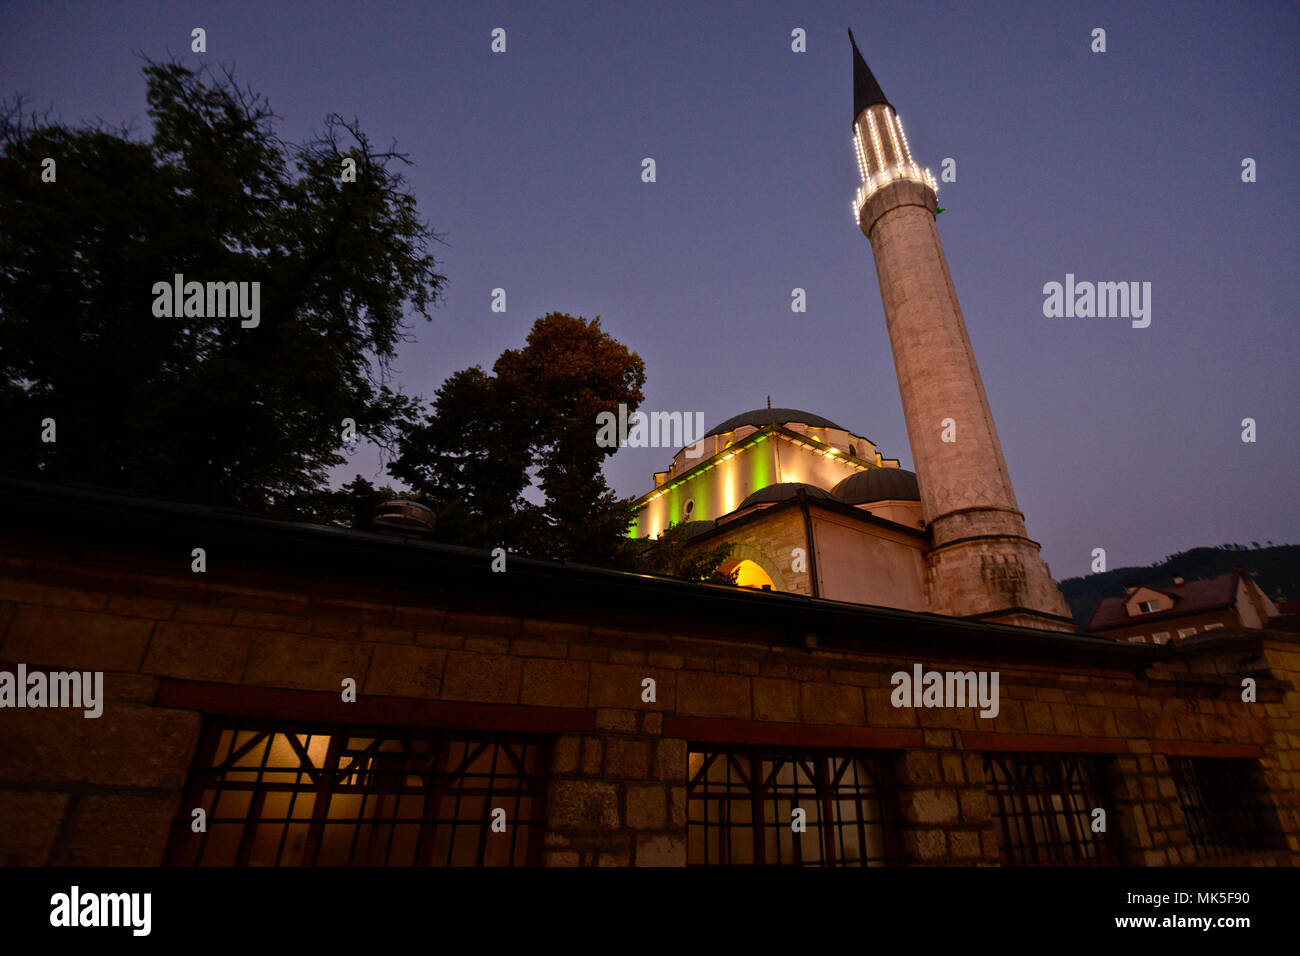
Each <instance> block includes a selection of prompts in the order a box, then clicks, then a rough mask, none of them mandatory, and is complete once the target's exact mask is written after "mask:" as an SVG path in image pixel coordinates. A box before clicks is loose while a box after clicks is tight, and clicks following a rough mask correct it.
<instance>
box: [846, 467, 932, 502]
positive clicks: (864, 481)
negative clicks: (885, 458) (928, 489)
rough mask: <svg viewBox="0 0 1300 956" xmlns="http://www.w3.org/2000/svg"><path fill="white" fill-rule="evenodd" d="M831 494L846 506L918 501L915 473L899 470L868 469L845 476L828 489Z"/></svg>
mask: <svg viewBox="0 0 1300 956" xmlns="http://www.w3.org/2000/svg"><path fill="white" fill-rule="evenodd" d="M831 494H832V495H834V496H835V497H836V498H838V499H839V500H840V501H842V502H844V503H845V504H846V505H865V504H869V503H871V502H873V501H920V500H921V489H920V488H919V487H918V486H917V483H916V474H915V472H911V471H907V470H905V469H903V468H869V469H867V470H866V471H860V472H858V473H857V474H855V475H849V477H847V478H845V479H844V480H843V481H841V482H840V483H839V484H838V485H836V486H835V487H834V488H832V489H831Z"/></svg>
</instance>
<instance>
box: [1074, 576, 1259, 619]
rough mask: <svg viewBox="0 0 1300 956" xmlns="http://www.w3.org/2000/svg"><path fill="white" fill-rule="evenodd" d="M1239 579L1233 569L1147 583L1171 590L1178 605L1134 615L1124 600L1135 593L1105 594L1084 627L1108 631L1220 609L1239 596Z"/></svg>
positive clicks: (1164, 591) (1163, 589) (1170, 593)
mask: <svg viewBox="0 0 1300 956" xmlns="http://www.w3.org/2000/svg"><path fill="white" fill-rule="evenodd" d="M1237 580H1238V575H1237V572H1236V571H1229V572H1227V573H1226V574H1220V575H1219V576H1218V577H1214V578H1205V579H1204V580H1201V581H1188V582H1187V583H1185V584H1174V585H1171V586H1169V587H1162V588H1157V587H1153V586H1152V585H1149V584H1144V585H1142V587H1147V588H1151V590H1153V591H1159V592H1160V593H1162V594H1168V595H1169V596H1170V597H1172V598H1173V599H1174V606H1173V607H1172V608H1170V609H1169V610H1167V611H1158V612H1157V613H1155V614H1137V615H1132V616H1130V615H1129V613H1128V611H1127V609H1125V607H1124V602H1125V601H1127V600H1128V599H1129V597H1130V596H1131V594H1125V595H1123V596H1121V597H1111V598H1105V599H1104V600H1103V601H1102V602H1101V603H1100V604H1098V605H1097V606H1096V608H1094V609H1093V612H1092V615H1091V616H1090V617H1089V618H1088V623H1087V625H1085V627H1084V630H1085V631H1104V630H1108V629H1109V628H1112V627H1128V626H1129V625H1133V624H1140V623H1144V622H1146V621H1162V620H1170V619H1172V618H1176V617H1183V616H1185V615H1188V614H1203V613H1205V612H1206V611H1217V610H1219V609H1220V608H1225V607H1230V606H1231V605H1232V604H1233V603H1234V602H1235V601H1236V599H1237Z"/></svg>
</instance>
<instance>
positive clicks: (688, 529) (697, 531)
mask: <svg viewBox="0 0 1300 956" xmlns="http://www.w3.org/2000/svg"><path fill="white" fill-rule="evenodd" d="M717 526H718V525H717V522H716V521H713V520H709V521H683V522H682V523H681V525H679V527H680V528H681V529H682V534H683V535H684V536H685V538H686V540H687V541H690V540H691V539H692V538H698V537H699V536H700V535H702V534H706V533H708V532H710V531H712V530H713V529H714V528H716V527H717Z"/></svg>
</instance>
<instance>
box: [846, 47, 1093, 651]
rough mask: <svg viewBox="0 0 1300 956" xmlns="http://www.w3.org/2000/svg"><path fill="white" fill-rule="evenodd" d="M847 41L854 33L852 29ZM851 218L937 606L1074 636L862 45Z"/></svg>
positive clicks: (911, 164) (918, 171)
mask: <svg viewBox="0 0 1300 956" xmlns="http://www.w3.org/2000/svg"><path fill="white" fill-rule="evenodd" d="M849 39H850V41H853V34H852V33H851V32H850V33H849ZM853 148H854V150H855V151H856V153H857V158H858V173H859V175H860V176H861V177H862V185H861V186H860V187H859V188H858V192H857V196H856V197H855V198H854V201H853V215H854V218H855V219H857V222H858V225H859V226H860V227H861V229H862V232H863V233H864V234H865V235H866V237H867V239H868V240H869V241H870V242H871V251H872V253H873V255H874V256H875V260H876V274H877V277H878V278H879V281H880V299H881V303H882V304H883V305H884V307H885V324H886V325H887V326H888V327H889V341H890V345H891V346H892V348H893V352H894V367H895V368H896V369H897V370H898V388H899V393H900V395H901V397H902V399H903V416H904V418H905V419H906V421H907V437H908V441H909V443H910V444H911V446H912V460H913V461H914V462H915V466H916V480H917V483H918V485H919V486H920V491H921V510H922V513H923V514H924V516H925V521H926V524H927V525H928V526H929V528H930V535H931V542H932V544H931V547H930V550H929V551H928V552H927V553H926V556H925V562H926V576H927V592H928V593H927V601H928V603H929V605H930V609H931V610H933V611H937V612H939V613H941V614H950V615H953V616H954V617H965V618H973V619H976V620H988V621H995V622H999V623H1003V624H1014V625H1020V626H1023V627H1036V628H1041V629H1044V630H1053V631H1071V630H1073V629H1074V622H1073V620H1072V619H1071V617H1070V612H1069V608H1068V607H1067V606H1066V603H1065V598H1064V597H1062V596H1061V591H1060V589H1059V588H1058V587H1057V586H1056V582H1055V581H1053V580H1052V574H1051V571H1050V570H1049V569H1048V567H1047V564H1046V562H1044V561H1043V559H1042V555H1041V554H1040V552H1039V547H1038V544H1037V542H1034V541H1032V540H1030V538H1029V536H1028V532H1027V531H1026V530H1025V516H1024V515H1023V514H1022V513H1021V512H1020V506H1019V505H1018V504H1017V503H1016V496H1015V492H1014V491H1013V490H1012V488H1011V476H1010V474H1009V473H1008V471H1007V463H1006V459H1005V458H1004V456H1003V453H1002V444H1001V442H1000V441H999V440H998V433H997V428H996V427H995V426H994V424H993V413H992V411H991V410H990V409H989V402H988V396H987V395H986V394H985V393H984V383H983V382H982V381H981V380H980V373H979V368H978V367H977V366H976V364H975V353H974V352H973V350H972V349H971V343H970V336H969V335H968V334H967V331H966V320H965V318H964V317H963V316H962V312H961V306H960V305H959V304H958V302H957V295H956V291H955V289H954V288H953V283H952V274H951V273H950V272H949V270H948V260H947V257H946V256H945V255H944V251H943V243H942V242H941V241H940V239H939V232H938V230H937V229H936V228H935V223H934V216H935V213H936V212H937V211H938V202H937V197H936V195H935V194H936V192H937V190H938V185H937V184H936V183H935V180H934V175H933V174H932V173H931V172H930V171H929V170H928V169H925V168H923V167H922V166H920V165H919V164H918V163H917V162H916V160H915V159H913V157H912V150H911V147H910V146H908V144H907V134H906V133H905V132H903V124H902V123H901V122H900V121H899V119H898V114H897V113H895V112H894V108H893V107H892V106H891V105H890V104H889V102H888V101H887V100H886V99H885V94H884V93H883V92H881V89H880V84H879V83H877V82H876V78H875V77H874V76H872V75H871V70H869V69H868V68H867V64H866V62H865V61H864V60H863V59H862V54H861V53H859V52H858V45H857V43H856V42H853Z"/></svg>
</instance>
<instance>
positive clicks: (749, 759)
mask: <svg viewBox="0 0 1300 956" xmlns="http://www.w3.org/2000/svg"><path fill="white" fill-rule="evenodd" d="M688 778H689V783H688V786H687V863H688V865H692V866H718V865H722V866H726V865H767V866H883V865H885V864H886V863H887V862H896V852H897V850H896V847H897V844H898V840H897V826H896V822H895V819H894V815H893V802H892V792H887V787H886V784H885V780H886V779H887V778H886V774H885V767H884V763H883V761H882V760H881V759H880V758H879V757H878V756H877V755H876V754H874V753H870V752H855V751H825V750H803V749H790V748H762V747H731V746H710V745H692V748H691V753H690V770H689V774H688ZM795 809H801V810H803V811H804V813H805V817H804V824H805V826H806V830H804V832H801V833H800V832H795V831H794V829H793V827H792V823H793V821H794V816H793V811H794V810H795Z"/></svg>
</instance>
